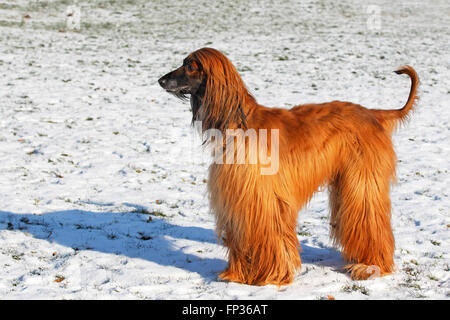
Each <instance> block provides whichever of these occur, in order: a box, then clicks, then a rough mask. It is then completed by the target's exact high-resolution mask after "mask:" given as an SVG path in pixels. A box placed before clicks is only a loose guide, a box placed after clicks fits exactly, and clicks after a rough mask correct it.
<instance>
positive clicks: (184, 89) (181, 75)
mask: <svg viewBox="0 0 450 320" xmlns="http://www.w3.org/2000/svg"><path fill="white" fill-rule="evenodd" d="M203 80H204V74H203V72H202V66H201V65H200V63H198V62H197V61H195V60H192V59H190V58H189V57H188V58H186V59H185V60H184V62H183V65H182V66H181V67H179V68H178V69H176V70H174V71H172V72H169V73H168V74H166V75H165V76H163V77H161V78H160V79H159V80H158V82H159V84H160V85H161V87H163V88H164V89H165V90H166V91H167V92H169V93H172V94H174V95H175V96H176V97H178V98H186V95H188V94H190V95H195V94H196V93H197V92H198V91H199V89H200V87H201V86H202V84H203Z"/></svg>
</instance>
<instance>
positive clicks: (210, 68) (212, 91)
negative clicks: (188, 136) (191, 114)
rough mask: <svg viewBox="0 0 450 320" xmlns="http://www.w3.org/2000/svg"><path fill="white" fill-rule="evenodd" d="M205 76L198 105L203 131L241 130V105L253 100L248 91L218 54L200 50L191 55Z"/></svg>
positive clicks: (224, 58) (222, 56) (232, 68)
mask: <svg viewBox="0 0 450 320" xmlns="http://www.w3.org/2000/svg"><path fill="white" fill-rule="evenodd" d="M192 55H193V57H195V60H197V61H199V63H200V65H201V66H202V72H203V73H204V75H205V80H204V81H205V89H204V90H205V92H204V95H203V98H202V102H201V108H202V109H203V110H202V119H200V120H202V126H203V128H202V129H203V131H205V130H207V129H211V128H215V129H219V130H221V131H224V130H225V129H226V128H228V127H244V126H245V112H244V106H245V104H246V103H248V101H249V100H250V99H252V100H253V101H254V98H253V97H252V96H251V95H250V93H249V92H248V90H247V88H246V86H245V84H244V82H243V81H242V78H241V76H240V75H239V73H238V72H237V70H236V68H235V67H234V65H233V64H232V63H231V62H230V60H228V59H227V58H226V57H225V56H224V55H223V54H222V53H221V52H219V51H217V50H215V49H212V48H203V49H200V50H197V51H196V52H194V53H192Z"/></svg>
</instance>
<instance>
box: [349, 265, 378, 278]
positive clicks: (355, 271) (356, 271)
mask: <svg viewBox="0 0 450 320" xmlns="http://www.w3.org/2000/svg"><path fill="white" fill-rule="evenodd" d="M344 269H345V270H346V271H347V272H348V273H350V277H351V278H352V280H371V279H375V278H379V277H381V276H383V275H384V274H382V273H381V271H380V268H379V267H378V266H375V265H372V266H368V265H365V264H362V263H355V264H348V265H346V266H345V267H344Z"/></svg>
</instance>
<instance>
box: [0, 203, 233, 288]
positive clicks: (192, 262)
mask: <svg viewBox="0 0 450 320" xmlns="http://www.w3.org/2000/svg"><path fill="white" fill-rule="evenodd" d="M125 205H127V206H129V207H134V208H136V209H135V210H133V211H131V212H93V211H84V210H63V211H52V212H46V213H42V214H32V213H30V214H22V213H20V214H19V213H13V212H6V211H0V230H2V229H3V230H5V229H6V230H11V231H19V232H24V233H27V234H30V235H32V236H33V237H34V238H36V239H42V240H45V241H48V242H50V243H58V244H60V245H63V246H66V247H69V248H72V249H73V250H74V252H79V251H81V250H90V251H97V252H102V253H108V254H114V255H120V256H124V257H130V258H140V259H144V260H147V261H151V262H154V263H157V264H158V265H161V266H170V267H175V268H180V269H184V270H186V271H189V272H195V273H198V274H199V275H200V276H201V277H203V278H204V279H205V280H207V281H215V280H217V273H218V272H220V271H222V270H223V269H224V268H225V267H226V261H225V260H224V259H225V250H223V253H224V255H223V257H224V259H218V258H211V257H207V256H208V251H211V250H212V247H213V244H214V245H215V244H216V243H217V241H216V236H215V233H214V230H212V229H207V228H203V227H197V226H180V225H176V224H172V223H170V222H169V221H168V220H167V219H165V218H164V217H158V216H155V215H151V214H149V213H147V212H145V210H144V211H143V212H145V213H142V210H141V211H140V209H139V208H142V207H139V206H134V205H130V204H125ZM209 256H210V255H209ZM153 272H155V271H154V270H152V267H151V266H149V269H148V274H152V273H153ZM159 272H160V271H159ZM167 272H168V274H169V273H171V272H173V271H170V270H168V271H167Z"/></svg>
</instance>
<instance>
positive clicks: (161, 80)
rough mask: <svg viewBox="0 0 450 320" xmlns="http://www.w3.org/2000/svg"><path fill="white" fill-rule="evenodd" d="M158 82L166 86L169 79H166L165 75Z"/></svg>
mask: <svg viewBox="0 0 450 320" xmlns="http://www.w3.org/2000/svg"><path fill="white" fill-rule="evenodd" d="M158 82H159V85H160V86H161V87H163V88H164V86H165V85H166V84H167V79H164V77H162V78H160V79H159V80H158Z"/></svg>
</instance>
